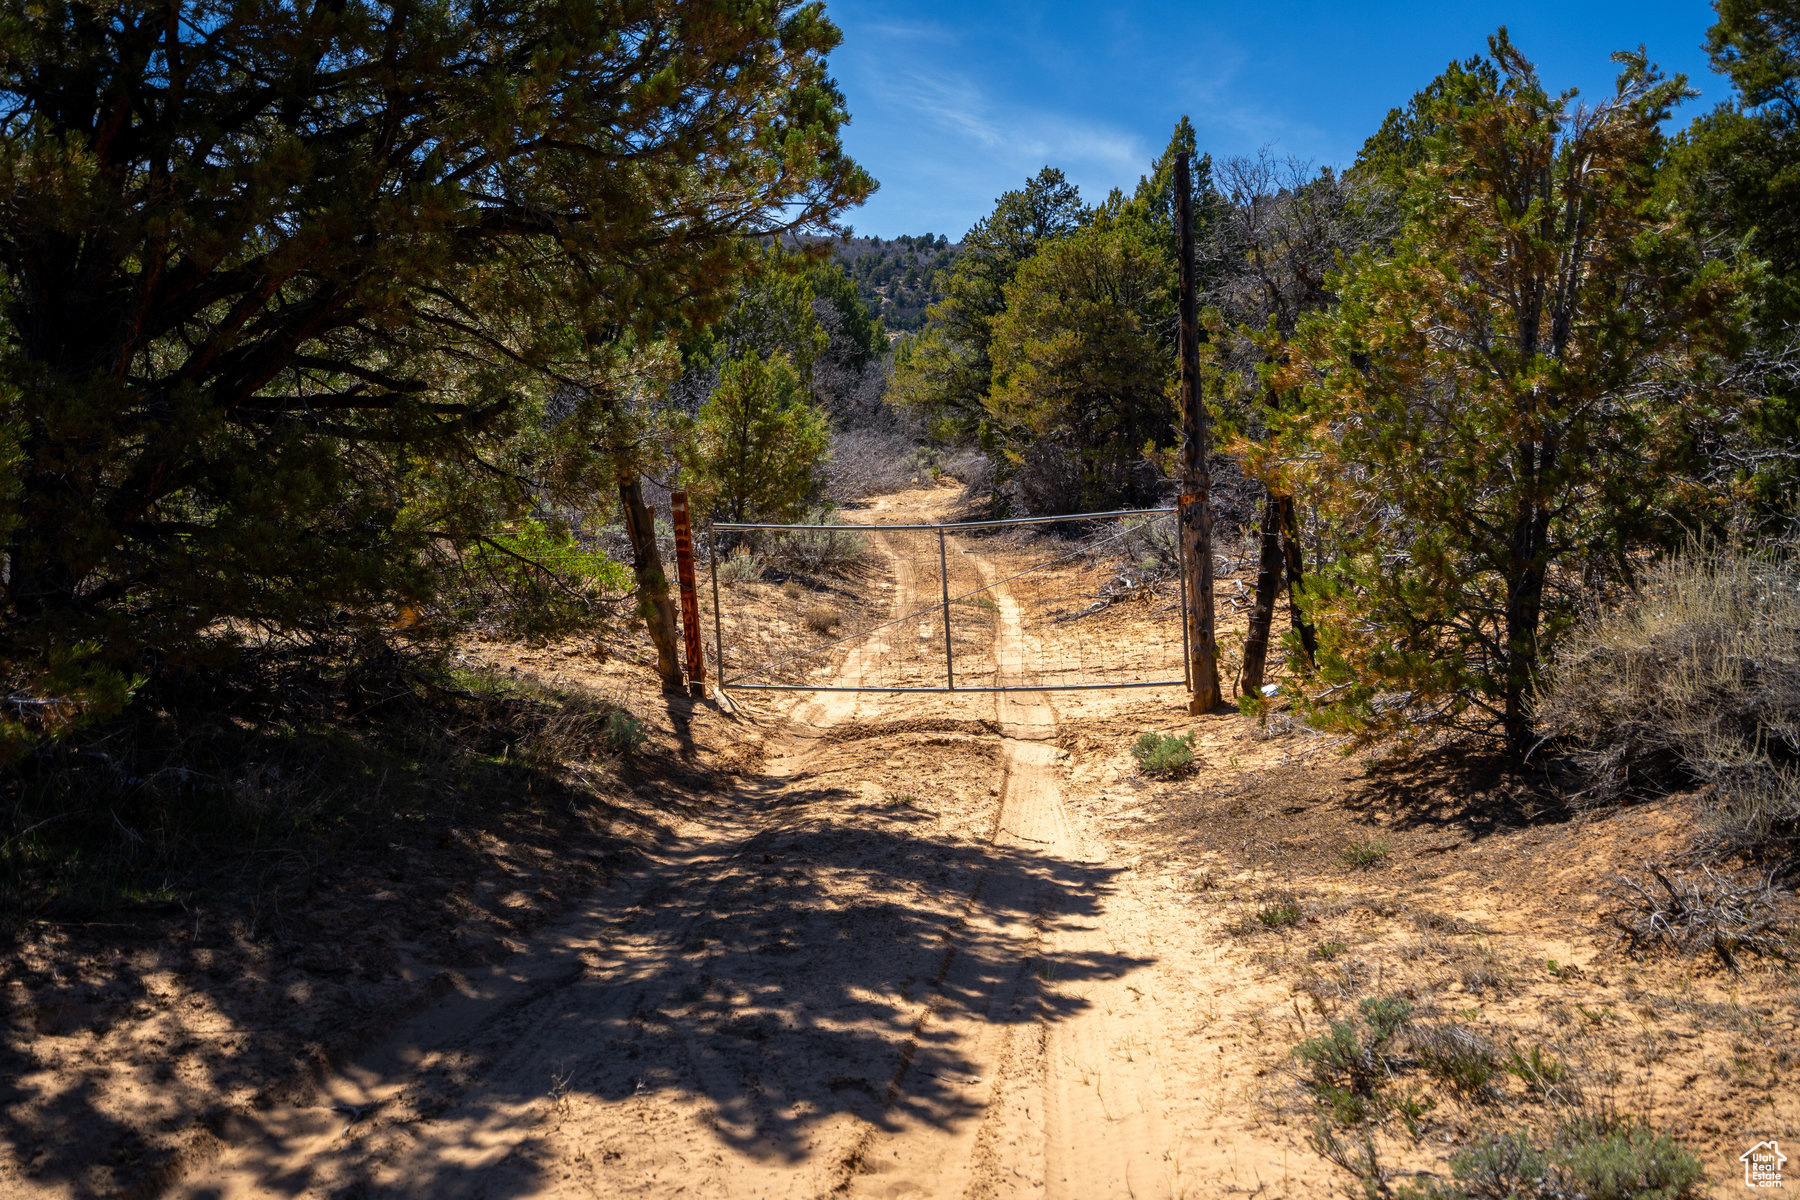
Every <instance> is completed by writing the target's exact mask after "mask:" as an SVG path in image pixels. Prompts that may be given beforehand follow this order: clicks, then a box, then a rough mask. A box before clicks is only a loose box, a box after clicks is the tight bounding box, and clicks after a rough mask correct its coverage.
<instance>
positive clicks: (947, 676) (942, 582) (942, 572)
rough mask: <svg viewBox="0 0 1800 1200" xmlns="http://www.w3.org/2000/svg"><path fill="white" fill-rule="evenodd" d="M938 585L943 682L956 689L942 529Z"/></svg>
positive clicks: (948, 581)
mask: <svg viewBox="0 0 1800 1200" xmlns="http://www.w3.org/2000/svg"><path fill="white" fill-rule="evenodd" d="M938 585H939V587H940V588H942V590H943V593H944V682H945V683H946V684H948V685H949V688H948V690H949V691H952V692H954V691H955V690H956V672H955V670H953V669H952V668H951V666H950V568H949V566H948V565H946V564H945V562H944V531H943V529H942V528H939V529H938Z"/></svg>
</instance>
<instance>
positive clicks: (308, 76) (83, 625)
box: [0, 0, 873, 658]
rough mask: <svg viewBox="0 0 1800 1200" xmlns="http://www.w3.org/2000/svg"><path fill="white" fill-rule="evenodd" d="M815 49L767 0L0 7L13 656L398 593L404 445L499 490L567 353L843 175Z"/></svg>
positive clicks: (713, 264)
mask: <svg viewBox="0 0 1800 1200" xmlns="http://www.w3.org/2000/svg"><path fill="white" fill-rule="evenodd" d="M837 40H838V33H837V31H836V29H835V28H834V27H833V26H832V25H831V24H830V23H829V22H828V21H827V20H826V19H825V17H824V15H823V12H822V9H821V7H820V6H819V5H817V4H793V3H758V4H748V5H746V4H742V3H736V2H732V3H709V2H706V0H701V2H699V3H693V4H683V5H680V6H677V7H675V8H670V7H668V6H665V5H657V4H648V3H639V2H635V0H551V2H549V3H535V2H534V3H504V2H502V3H498V4H494V3H479V4H475V3H445V4H438V5H430V6H426V7H424V8H419V7H414V6H399V7H390V6H385V5H378V4H373V3H362V2H359V0H347V2H346V3H343V4H336V5H330V6H324V7H319V6H309V5H301V4H294V3H291V2H290V0H166V2H163V3H155V4H147V5H133V6H108V5H95V4H90V3H84V2H78V0H52V2H51V3H47V4H42V5H32V6H29V7H18V6H15V7H14V8H12V9H10V10H8V13H7V15H6V17H5V18H4V21H3V22H0V195H3V196H4V203H0V272H4V297H3V301H4V312H5V317H6V323H5V338H4V341H3V342H0V406H3V408H4V412H3V413H0V431H4V440H5V447H4V449H5V453H4V461H5V462H6V463H7V464H8V466H9V470H8V472H7V479H6V481H5V482H6V488H5V490H4V493H3V494H0V529H3V530H4V531H5V538H6V540H5V544H4V554H5V562H6V576H5V578H6V595H5V601H6V613H7V619H6V637H7V639H8V640H9V642H11V643H12V648H13V649H14V650H15V651H21V652H25V656H26V657H28V658H29V657H32V656H33V654H34V653H36V652H28V651H26V648H27V647H28V646H29V645H31V644H37V643H38V642H41V641H42V640H43V639H45V638H51V639H53V640H60V641H69V640H72V639H73V640H81V639H83V638H85V637H89V636H102V635H103V636H104V637H105V638H106V639H107V642H108V644H109V645H111V646H113V647H114V648H115V649H116V650H117V651H118V652H119V653H121V654H123V655H125V656H126V657H131V656H132V655H134V654H136V653H137V652H138V651H137V649H136V648H140V647H144V646H146V645H149V644H150V643H152V642H154V643H156V644H158V645H161V646H163V647H165V649H166V650H168V651H170V652H172V651H173V649H174V648H175V647H176V646H178V644H179V642H180V640H181V637H182V636H183V635H184V633H186V632H189V631H193V630H197V629H200V628H203V627H205V626H207V625H208V624H209V623H210V622H213V621H215V620H216V619H218V618H219V617H221V616H231V617H235V618H242V619H248V620H252V621H262V622H268V623H273V624H276V625H280V624H284V623H291V622H294V621H297V620H304V619H307V618H308V617H309V615H310V614H315V613H319V612H322V611H330V610H333V609H335V608H337V607H338V606H340V605H344V604H358V603H368V602H373V601H378V600H384V599H392V598H395V597H400V596H405V595H407V594H410V593H416V591H417V590H418V589H419V588H421V587H423V586H425V580H424V578H423V577H422V576H421V573H420V567H419V564H420V562H421V561H422V559H421V557H420V554H419V551H420V550H421V548H422V547H423V546H424V545H426V544H427V543H428V542H430V541H431V540H432V539H433V538H436V537H439V536H441V535H443V534H444V533H445V532H446V531H447V529H448V528H449V527H450V524H451V523H454V522H455V521H456V514H455V513H454V512H451V511H448V510H447V509H446V507H445V505H444V504H443V503H440V501H442V500H443V499H444V498H445V497H446V496H449V495H451V494H453V493H454V494H455V495H456V496H459V497H460V498H461V499H464V500H466V499H467V497H468V495H469V493H468V490H467V489H466V488H453V489H450V491H449V492H445V493H441V494H439V495H435V496H434V495H433V494H432V493H431V491H430V487H429V485H430V483H431V481H432V480H433V479H434V477H435V478H438V479H443V478H444V475H443V473H441V472H434V471H432V470H431V469H422V468H427V465H428V464H430V463H434V462H445V463H447V462H456V463H459V464H462V465H461V466H460V467H459V468H458V470H459V472H462V473H471V474H473V475H475V476H480V477H484V478H486V479H487V480H488V481H489V482H490V483H492V484H493V485H494V486H495V487H496V488H498V489H499V490H500V491H503V492H504V491H506V490H507V489H511V491H512V493H513V494H514V497H515V500H517V499H519V498H520V497H521V496H522V495H523V490H524V481H523V475H524V473H523V472H521V470H520V466H521V464H520V463H518V462H516V461H513V462H509V461H508V457H509V456H508V453H507V452H506V451H505V450H504V449H502V447H503V446H505V445H507V444H509V439H511V438H513V437H514V436H515V435H517V434H519V433H520V432H521V431H525V430H527V429H528V427H529V426H531V425H532V423H533V422H535V421H537V420H538V418H537V417H536V416H535V415H534V414H535V413H536V412H538V411H540V410H541V408H542V405H543V403H544V402H545V400H546V398H547V397H548V396H550V395H551V394H552V393H554V392H555V391H556V390H557V389H558V388H566V387H568V386H585V384H586V383H587V382H588V380H587V379H586V378H585V376H586V374H587V373H588V368H586V367H580V366H570V364H578V363H583V362H588V361H590V360H591V359H592V357H593V355H594V354H595V353H600V354H601V355H602V357H605V355H606V354H607V353H610V352H608V351H605V350H604V347H607V346H613V345H618V344H620V340H621V339H622V338H625V339H628V338H632V337H637V338H646V337H657V336H662V335H664V334H667V333H669V332H671V331H673V332H677V333H678V332H679V331H682V330H686V329H691V328H695V327H698V326H701V325H704V324H706V323H708V322H710V321H712V320H714V319H716V318H717V316H718V315H719V314H720V313H721V312H722V311H723V309H724V307H725V305H726V303H727V302H728V300H729V298H730V295H731V290H732V284H733V281H734V279H735V278H736V276H737V275H738V274H739V273H740V272H741V271H742V270H743V268H744V267H745V266H746V264H748V263H749V262H750V261H751V259H752V257H753V255H754V254H755V252H756V244H757V241H758V240H759V239H763V238H767V237H770V236H773V235H778V234H784V233H789V232H794V231H805V230H824V229H827V228H829V227H830V223H831V221H832V220H833V219H834V217H835V216H836V214H838V213H839V212H840V211H842V210H843V209H844V208H845V207H846V206H848V205H850V204H853V203H855V202H856V201H858V200H860V199H861V198H862V197H863V196H864V195H866V194H867V193H868V192H869V190H870V189H871V187H872V186H873V185H872V182H871V181H870V180H869V178H868V177H867V175H866V174H865V173H864V172H863V171H862V170H861V169H860V168H859V167H858V166H857V165H856V164H855V163H854V162H852V161H851V160H850V159H849V158H847V157H846V156H845V155H844V153H843V151H842V149H841V146H840V144H839V141H838V134H839V130H840V128H841V126H842V124H843V122H844V120H845V112H844V108H843V101H842V97H841V96H840V95H839V93H838V92H837V90H836V88H835V87H834V86H833V84H832V83H831V81H830V79H829V77H828V76H827V74H826V67H825V55H826V54H827V52H828V51H829V50H830V49H831V48H832V47H833V46H834V45H836V43H837ZM596 348H601V349H599V350H597V349H596ZM565 366H567V367H568V368H569V369H567V370H564V367H565ZM466 524H467V522H464V525H465V526H466ZM36 656H37V657H39V658H41V657H42V655H41V654H37V655H36Z"/></svg>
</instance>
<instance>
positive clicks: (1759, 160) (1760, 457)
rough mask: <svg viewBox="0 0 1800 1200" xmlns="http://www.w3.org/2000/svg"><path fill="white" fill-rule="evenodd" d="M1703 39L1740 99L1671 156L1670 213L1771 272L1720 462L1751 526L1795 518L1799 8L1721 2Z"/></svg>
mask: <svg viewBox="0 0 1800 1200" xmlns="http://www.w3.org/2000/svg"><path fill="white" fill-rule="evenodd" d="M1716 7H1717V10H1718V14H1719V20H1718V23H1717V24H1715V25H1714V26H1713V27H1712V29H1711V30H1710V31H1709V32H1708V35H1707V49H1708V50H1709V51H1710V52H1711V55H1712V60H1713V66H1714V68H1715V69H1716V70H1719V71H1721V72H1724V73H1725V74H1726V75H1728V76H1729V77H1730V79H1731V81H1732V82H1733V84H1735V85H1736V88H1737V92H1738V95H1737V97H1736V98H1735V99H1733V100H1732V101H1730V102H1728V103H1725V104H1721V105H1719V106H1717V107H1716V108H1714V109H1713V110H1712V111H1711V112H1709V113H1705V114H1703V115H1702V116H1700V117H1699V118H1698V119H1696V120H1695V121H1694V123H1693V124H1692V125H1691V126H1690V127H1689V128H1688V129H1687V130H1685V131H1684V132H1683V133H1682V135H1681V136H1680V137H1679V138H1677V139H1676V141H1675V144H1674V145H1673V146H1672V147H1671V148H1670V154H1669V169H1668V170H1666V171H1665V172H1664V173H1663V181H1664V187H1665V190H1666V192H1667V195H1668V197H1669V199H1670V201H1671V203H1673V204H1675V205H1676V206H1677V207H1678V208H1679V209H1680V210H1681V211H1682V212H1683V213H1684V214H1685V216H1686V219H1687V220H1689V221H1690V222H1692V223H1693V224H1694V226H1695V227H1696V228H1697V229H1699V230H1703V231H1706V232H1708V233H1711V234H1713V235H1715V236H1719V237H1724V238H1730V239H1732V240H1734V241H1740V242H1743V243H1745V244H1746V245H1747V246H1748V247H1749V249H1750V250H1751V251H1752V252H1753V253H1755V254H1756V255H1757V256H1758V257H1759V258H1761V259H1763V260H1764V261H1765V262H1767V264H1768V266H1769V269H1768V271H1767V272H1765V273H1764V275H1763V276H1762V278H1761V279H1760V280H1759V286H1758V289H1757V293H1756V295H1757V309H1756V314H1755V318H1754V320H1753V322H1752V324H1751V329H1752V333H1753V336H1754V338H1755V342H1756V352H1755V353H1754V354H1753V355H1752V356H1751V357H1750V358H1749V360H1747V361H1746V363H1745V364H1744V369H1745V371H1746V372H1747V373H1754V374H1755V375H1757V376H1758V384H1759V390H1760V391H1761V392H1762V398H1761V403H1760V404H1759V405H1758V406H1757V407H1756V409H1755V411H1754V412H1753V413H1752V414H1751V419H1750V420H1749V421H1748V422H1747V423H1746V428H1745V430H1744V434H1745V436H1744V437H1742V438H1741V439H1738V440H1737V442H1736V443H1735V444H1733V445H1730V446H1726V447H1721V448H1720V452H1719V454H1718V456H1717V457H1718V466H1719V469H1720V474H1721V477H1722V478H1721V479H1720V485H1721V486H1735V487H1737V488H1739V489H1741V490H1743V491H1744V492H1745V493H1747V494H1748V495H1750V496H1752V497H1754V500H1755V503H1754V507H1753V510H1752V511H1751V512H1750V513H1748V514H1746V515H1747V516H1748V517H1749V519H1750V523H1752V524H1757V525H1766V524H1768V523H1770V522H1771V521H1773V522H1783V521H1786V520H1788V519H1790V518H1791V516H1792V503H1793V501H1792V497H1793V494H1794V488H1795V482H1796V466H1797V462H1800V454H1797V450H1800V380H1797V379H1796V377H1795V372H1794V369H1793V366H1792V358H1793V345H1794V335H1793V330H1794V328H1795V326H1796V324H1797V323H1800V6H1797V5H1796V4H1794V3H1792V2H1791V0H1789V2H1781V0H1776V2H1767V0H1764V2H1757V3H1751V2H1748V0H1722V2H1721V3H1720V4H1718V5H1717V6H1716Z"/></svg>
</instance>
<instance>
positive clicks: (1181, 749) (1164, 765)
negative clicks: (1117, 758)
mask: <svg viewBox="0 0 1800 1200" xmlns="http://www.w3.org/2000/svg"><path fill="white" fill-rule="evenodd" d="M1131 757H1133V758H1135V759H1137V765H1138V770H1140V771H1142V772H1143V773H1144V774H1146V775H1162V774H1167V773H1170V772H1174V771H1181V770H1185V769H1186V768H1188V767H1191V766H1193V765H1194V731H1193V730H1191V729H1190V730H1189V731H1188V732H1187V733H1185V734H1183V735H1182V736H1180V737H1176V736H1175V735H1173V734H1164V733H1145V734H1141V735H1139V737H1138V740H1137V742H1136V744H1135V745H1133V746H1132V747H1131Z"/></svg>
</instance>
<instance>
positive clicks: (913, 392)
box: [891, 167, 1086, 441]
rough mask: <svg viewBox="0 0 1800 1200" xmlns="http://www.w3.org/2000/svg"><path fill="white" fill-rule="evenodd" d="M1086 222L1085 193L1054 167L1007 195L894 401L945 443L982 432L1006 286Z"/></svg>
mask: <svg viewBox="0 0 1800 1200" xmlns="http://www.w3.org/2000/svg"><path fill="white" fill-rule="evenodd" d="M1085 218H1086V209H1085V208H1084V207H1083V206H1082V203H1081V194H1080V192H1079V191H1077V190H1076V188H1075V185H1074V184H1072V183H1070V182H1069V181H1068V180H1067V179H1066V178H1064V177H1063V173H1062V172H1061V171H1058V170H1056V169H1055V168H1052V167H1045V168H1044V169H1043V170H1042V171H1040V172H1038V174H1037V175H1036V176H1035V177H1033V178H1032V179H1031V180H1029V181H1028V182H1027V183H1026V184H1025V186H1024V187H1023V188H1020V189H1017V190H1015V191H1010V192H1007V193H1006V194H1004V195H1003V196H1001V197H1000V199H999V200H998V201H997V202H996V203H995V206H994V211H993V212H992V213H990V214H989V215H988V216H986V217H984V218H982V220H981V221H979V222H977V223H976V225H975V227H974V228H973V229H971V230H969V233H968V236H967V237H965V238H964V239H963V243H962V254H961V256H960V257H959V258H958V259H957V262H956V268H955V269H954V270H953V271H951V272H950V274H949V276H948V277H946V278H944V279H943V281H942V285H943V288H944V291H945V297H944V299H943V300H942V301H940V302H939V303H937V304H934V305H933V306H932V307H931V310H930V313H929V323H928V324H927V325H926V328H925V330H924V331H923V332H922V333H920V334H919V335H918V336H917V337H916V338H914V339H913V340H912V341H911V342H910V344H909V345H908V346H907V347H906V351H905V353H904V354H902V355H901V356H900V357H898V358H897V359H896V361H895V364H894V383H893V388H892V392H891V396H892V399H893V402H894V403H895V404H896V405H897V406H899V407H902V408H908V409H911V410H913V411H914V412H917V413H919V414H921V415H923V416H924V417H925V418H926V419H927V420H928V421H929V422H930V425H931V429H932V432H933V434H934V435H935V436H937V437H938V438H940V439H943V440H947V441H948V440H965V439H967V438H969V437H970V436H972V435H974V434H975V433H976V432H978V431H979V430H980V429H981V427H982V425H983V423H984V421H985V419H986V416H987V408H986V397H987V393H988V389H989V388H990V387H991V386H992V384H993V377H994V364H993V359H992V354H991V351H992V346H993V319H994V318H995V317H996V316H998V315H999V314H1000V312H1001V311H1002V310H1003V309H1004V308H1005V307H1006V285H1007V284H1008V283H1010V282H1012V277H1013V275H1014V274H1015V273H1016V272H1017V271H1018V269H1019V266H1020V265H1021V264H1022V263H1024V262H1025V260H1027V259H1028V258H1030V257H1031V256H1032V255H1033V254H1034V253H1036V252H1037V249H1038V247H1039V246H1040V245H1042V244H1043V243H1045V242H1048V241H1051V240H1054V239H1056V238H1059V237H1062V236H1064V235H1066V234H1069V233H1072V232H1074V231H1075V230H1076V229H1077V228H1079V227H1080V225H1081V223H1082V221H1083V220H1084V219H1085Z"/></svg>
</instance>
